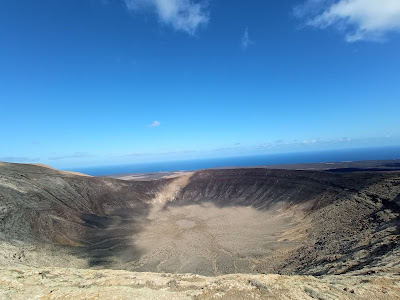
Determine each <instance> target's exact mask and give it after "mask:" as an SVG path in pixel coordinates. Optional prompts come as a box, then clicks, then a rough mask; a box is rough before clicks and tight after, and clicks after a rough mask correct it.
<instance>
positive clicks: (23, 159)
mask: <svg viewBox="0 0 400 300" xmlns="http://www.w3.org/2000/svg"><path fill="white" fill-rule="evenodd" d="M0 161H6V162H12V163H31V162H38V161H40V158H39V157H33V158H32V157H25V156H7V157H0Z"/></svg>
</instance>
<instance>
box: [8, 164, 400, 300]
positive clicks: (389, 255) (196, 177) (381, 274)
mask: <svg viewBox="0 0 400 300" xmlns="http://www.w3.org/2000/svg"><path fill="white" fill-rule="evenodd" d="M399 215H400V172H396V171H390V172H355V173H340V172H321V171H294V170H270V169H228V170H221V169H217V170H204V171H199V172H196V173H194V174H187V175H185V176H183V177H177V178H170V179H160V180H155V181H126V180H125V181H124V180H117V179H113V178H105V177H104V178H98V177H90V176H82V175H79V174H72V173H68V172H62V171H57V170H54V169H51V168H47V167H45V166H35V165H26V164H9V163H0V265H1V266H2V267H3V268H4V270H3V271H1V272H0V278H1V281H0V295H3V296H4V297H9V298H13V299H14V298H15V297H14V296H15V295H20V296H21V297H22V298H23V296H22V295H24V293H23V292H21V291H22V290H24V288H22V285H25V286H26V285H30V286H31V287H32V289H31V290H32V292H35V293H37V294H36V295H38V296H39V295H41V296H46V295H47V294H46V295H45V294H43V293H45V289H44V288H46V289H47V287H52V288H54V290H58V291H59V293H58V294H57V293H54V294H51V295H50V294H49V295H47V296H49V297H50V296H51V297H53V298H57V297H59V298H63V297H67V298H68V297H73V295H75V294H73V293H77V294H76V295H79V297H88V298H90V297H92V296H93V295H94V294H93V293H91V292H92V291H93V292H94V290H93V287H94V286H96V289H98V290H99V291H102V292H101V293H100V294H101V295H102V297H106V296H105V295H109V294H108V293H112V291H115V290H116V289H118V290H119V291H122V290H123V291H124V292H122V294H121V297H120V298H124V297H125V296H126V295H128V294H124V293H125V292H126V293H128V291H130V292H134V291H133V290H132V289H134V290H135V291H136V292H137V293H139V294H140V295H145V294H146V293H147V292H149V293H150V294H152V295H154V297H159V298H160V299H161V298H162V297H161V296H160V295H161V294H163V295H167V296H168V297H170V298H168V297H167V298H166V299H173V297H175V296H177V297H178V296H179V297H181V299H182V297H183V295H186V296H187V297H190V298H196V297H197V298H198V299H203V298H204V299H208V298H211V296H210V295H213V296H212V297H214V296H215V297H217V296H218V295H220V296H221V297H226V298H227V299H234V298H235V297H237V299H245V298H243V297H242V296H243V295H244V294H246V293H245V292H243V291H250V292H251V293H250V294H248V295H253V296H252V297H253V298H251V299H254V298H257V297H258V298H260V297H261V298H263V297H264V296H265V297H266V296H268V295H270V296H274V297H278V295H279V291H285V294H284V295H283V296H282V295H281V298H279V297H278V298H279V299H291V297H292V298H297V299H309V298H310V297H311V298H313V297H314V298H317V299H325V298H326V299H334V298H335V297H339V298H341V299H342V298H343V299H345V298H346V297H350V298H351V297H355V298H357V297H359V298H360V299H361V298H362V296H360V295H364V297H366V296H368V297H370V296H371V297H372V296H373V297H378V298H379V297H380V298H382V299H396V297H397V296H398V295H399V293H398V292H399V291H398V281H397V278H398V277H397V276H398V275H396V274H399V273H400V260H399V257H400V256H399V254H400V251H399V236H400V217H399ZM32 268H40V270H39V269H32ZM49 268H52V269H49ZM60 268H74V269H73V270H71V269H60ZM87 268H91V269H101V270H102V271H101V274H102V275H101V278H103V277H104V278H107V280H106V279H104V280H103V279H102V280H100V279H96V278H85V277H84V275H82V274H92V275H93V276H95V274H98V273H96V272H100V271H93V270H92V271H89V270H88V271H84V270H78V269H87ZM110 269H125V270H129V271H141V272H158V273H164V274H165V275H160V274H158V275H157V274H150V273H146V274H147V275H146V274H141V273H129V272H128V273H118V271H112V270H110ZM41 270H42V271H43V272H46V274H47V273H48V272H50V273H53V272H56V273H57V274H59V275H57V276H55V277H52V278H57V280H55V281H54V282H53V281H51V280H50V281H48V280H47V279H46V278H44V277H45V276H36V275H35V274H36V273H37V274H38V273H39V272H41V273H42V274H43V272H42V271H41ZM85 272H88V273H85ZM172 273H175V274H177V273H192V274H200V275H208V276H210V275H212V276H220V275H222V274H236V273H242V274H243V273H252V274H270V273H274V274H285V275H294V274H297V275H314V276H316V275H317V276H321V275H323V277H318V279H315V278H314V277H306V276H303V277H284V276H275V275H274V276H275V277H274V276H272V275H268V276H264V277H263V275H237V276H238V277H229V276H231V275H229V276H228V277H215V278H210V279H207V278H203V277H201V278H203V279H202V280H205V282H207V284H205V285H204V286H203V285H202V288H203V290H201V288H200V290H199V287H198V286H196V287H190V288H188V287H185V288H183V289H182V287H181V284H178V285H177V286H179V288H178V287H177V286H175V283H174V282H175V281H172V283H171V284H172V286H168V285H165V284H167V283H168V282H169V281H168V282H164V281H165V280H164V279H163V278H167V279H169V280H177V279H176V278H175V277H173V278H172V279H171V278H169V277H171V276H175V275H171V274H172ZM18 274H19V275H18ZM60 274H62V275H60ZM120 274H123V276H128V277H129V276H131V277H132V278H133V277H135V278H136V277H137V278H147V277H146V276H154V278H157V280H161V281H160V282H161V283H159V284H155V286H153V285H152V284H150V283H151V280H150V279H149V280H147V279H146V281H149V283H148V284H147V283H144V284H142V283H140V284H139V286H140V288H139V289H137V285H136V284H137V283H134V282H136V281H132V282H131V283H129V284H128V285H129V286H130V285H131V284H132V285H133V286H134V287H129V288H125V286H126V285H127V283H125V282H124V281H123V280H122V279H121V278H119V279H117V278H114V276H120ZM129 274H130V275H129ZM133 274H135V275H133ZM335 274H336V275H340V277H330V276H331V275H335ZM35 276H36V277H35ZM96 276H97V275H96ZM121 276H122V275H121ZM164 276H165V277H164ZM176 276H178V275H176ZM187 276H189V275H187ZM190 276H194V277H193V278H197V277H196V276H197V275H190ZM190 276H189V277H190ZM232 276H234V275H232ZM254 276H255V277H254ZM271 276H272V277H271ZM360 276H361V277H360ZM362 276H364V277H365V278H367V277H368V278H369V279H361V278H364V277H362ZM42 277H43V278H42ZM131 277H129V278H131ZM62 278H64V279H65V278H68V279H65V280H66V281H64V279H63V280H61V279H62ZM79 278H81V279H82V282H86V283H85V284H84V285H85V286H86V287H90V289H91V291H90V292H88V293H86V292H87V291H86V290H79V286H77V285H78V283H77V282H78V281H79V280H80V279H79ZM198 278H200V277H198ZM232 278H236V279H235V280H236V281H235V282H236V283H235V284H237V286H236V285H235V284H233V286H234V287H232V288H229V284H230V282H231V281H230V280H233V279H232ZM336 278H337V280H338V282H339V283H338V282H336ZM346 278H347V279H346ZM59 279H60V280H61V281H59ZM120 279H121V281H119V280H120ZM253 279H254V280H256V281H255V282H256V283H254V282H253V283H254V284H252V283H251V280H253ZM358 279H360V280H361V281H358ZM42 280H44V281H42ZM46 280H47V281H46ZM138 280H139V279H138ZM140 280H142V279H140ZM143 280H144V279H143ZM157 280H156V281H157ZM213 280H214V281H215V282H219V283H220V284H219V285H218V284H217V285H214V287H215V291H214V292H215V293H214V292H213V293H211V294H210V293H208V292H207V293H206V294H202V293H200V294H198V292H201V291H205V290H204V289H206V287H207V286H208V284H211V283H210V282H211V281H213ZM249 280H250V281H249ZM257 280H261V281H262V282H263V280H264V281H265V280H266V281H267V282H269V283H268V284H267V283H265V282H264V283H260V282H259V283H257ZM271 280H272V281H271ZM346 280H353V281H352V282H353V283H354V285H357V286H359V287H360V289H359V291H362V293H364V294H362V293H361V294H358V293H356V292H355V293H350V292H348V291H349V290H351V288H350V287H349V288H348V287H343V288H342V286H341V285H343V284H344V281H346ZM110 282H114V283H112V284H111V283H110ZM249 282H250V283H249ZM271 282H273V284H272V283H271ZM340 282H342V283H340ZM371 282H372V283H371ZM41 283H42V284H44V285H43V286H42V288H40V287H38V285H41ZM309 283H310V284H311V286H309ZM353 283H352V284H353ZM370 283H371V284H370ZM264 284H265V285H266V286H267V287H268V288H265V286H264ZM270 284H272V285H271V286H270ZM258 285H260V286H259V287H257V286H258ZM68 286H69V287H70V288H71V293H72V294H69V291H67V290H66V289H67V287H68ZM199 286H200V285H199ZM361 286H362V288H361ZM386 286H392V288H390V289H388V288H386ZM236 288H237V289H236ZM344 288H346V290H343V289H344ZM231 290H234V291H235V293H236V292H237V294H235V295H233V294H232V295H231V294H230V293H231V292H230V291H231ZM328 290H329V291H330V292H329V293H328V292H327V291H328ZM26 291H28V290H26ZM313 291H314V292H313ZM385 291H386V292H385ZM1 293H3V294H1ZM141 293H142V294H141ZM160 293H161V294H160ZM218 293H221V294H218ZM268 293H270V294H268ZM296 293H297V294H296ZM139 294H138V295H139ZM150 294H149V295H150ZM217 294H218V295H217ZM57 295H58V296H57ZM124 295H125V296H124ZM156 295H157V296H156ZM229 295H231V296H229ZM240 295H242V296H240ZM246 295H247V294H246ZM285 295H291V296H288V297H287V298H285V297H286V296H285ZM296 295H297V296H296ZM323 295H324V296H323ZM56 296H57V297H56ZM389 296H390V297H389ZM51 297H50V298H51ZM93 297H94V296H93ZM202 297H203V298H202ZM207 297H208V298H207ZM229 297H230V298H229ZM249 297H250V296H249ZM307 297H308V298H307ZM324 297H325V298H324ZM385 297H386V298H385ZM117 298H118V297H117Z"/></svg>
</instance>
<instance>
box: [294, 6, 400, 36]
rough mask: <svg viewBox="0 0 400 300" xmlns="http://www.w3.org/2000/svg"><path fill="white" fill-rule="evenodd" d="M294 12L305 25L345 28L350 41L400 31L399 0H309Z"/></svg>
mask: <svg viewBox="0 0 400 300" xmlns="http://www.w3.org/2000/svg"><path fill="white" fill-rule="evenodd" d="M294 14H295V16H297V17H300V18H305V19H306V25H309V26H313V27H316V28H321V29H325V28H335V29H337V30H339V31H341V32H343V33H344V34H345V36H346V40H347V41H348V42H356V41H361V40H370V41H382V40H384V38H385V36H386V35H387V34H388V33H390V32H400V1H399V0H307V1H306V2H305V3H303V4H302V5H299V6H297V7H295V8H294Z"/></svg>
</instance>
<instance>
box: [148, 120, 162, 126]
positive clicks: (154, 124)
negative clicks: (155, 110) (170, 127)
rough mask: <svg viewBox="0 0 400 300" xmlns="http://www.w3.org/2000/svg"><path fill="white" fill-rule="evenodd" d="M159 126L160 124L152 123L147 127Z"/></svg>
mask: <svg viewBox="0 0 400 300" xmlns="http://www.w3.org/2000/svg"><path fill="white" fill-rule="evenodd" d="M160 125H161V123H160V122H158V121H154V122H153V123H151V124H150V125H149V127H158V126H160Z"/></svg>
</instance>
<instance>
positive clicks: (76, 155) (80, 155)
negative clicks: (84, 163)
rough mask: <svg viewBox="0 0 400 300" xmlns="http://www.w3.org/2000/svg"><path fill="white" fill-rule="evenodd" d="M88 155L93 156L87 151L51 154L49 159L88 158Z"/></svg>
mask: <svg viewBox="0 0 400 300" xmlns="http://www.w3.org/2000/svg"><path fill="white" fill-rule="evenodd" d="M88 157H93V155H92V154H90V153H88V152H75V153H73V154H66V155H59V156H52V157H49V160H62V159H67V158H88Z"/></svg>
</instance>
